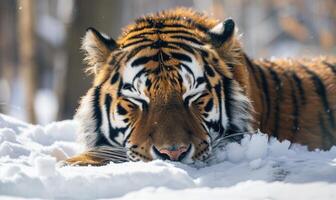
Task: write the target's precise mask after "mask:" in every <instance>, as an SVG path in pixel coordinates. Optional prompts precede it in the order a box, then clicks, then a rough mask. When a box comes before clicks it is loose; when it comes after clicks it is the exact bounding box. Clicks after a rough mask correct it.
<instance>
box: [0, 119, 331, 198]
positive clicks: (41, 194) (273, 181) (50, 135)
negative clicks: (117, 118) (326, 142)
mask: <svg viewBox="0 0 336 200" xmlns="http://www.w3.org/2000/svg"><path fill="white" fill-rule="evenodd" d="M77 128H78V124H77V123H76V122H75V121H73V120H67V121H61V122H53V123H51V124H48V125H45V126H40V125H34V126H33V125H29V124H26V123H23V122H20V121H18V120H15V119H13V118H10V117H8V116H4V115H1V114H0V199H25V198H35V199H51V198H52V199H55V198H56V199H63V198H67V199H99V198H100V199H122V200H127V199H147V200H150V199H162V200H164V199H202V200H203V199H211V200H213V199H294V198H295V199H305V200H306V199H336V192H335V191H336V147H333V148H332V149H330V150H329V151H320V150H316V151H313V152H309V151H308V150H307V148H306V147H304V146H300V145H291V146H290V143H289V142H288V141H283V142H279V141H277V140H276V139H274V138H268V137H267V136H266V135H263V134H261V133H258V134H255V135H253V136H252V137H250V136H246V137H245V138H244V139H243V140H242V142H241V144H237V143H230V144H228V145H227V146H226V148H225V149H224V150H223V151H221V152H219V153H218V154H217V156H216V159H215V161H214V162H213V164H212V165H210V166H203V167H195V166H188V165H184V164H181V163H177V162H165V161H160V160H156V161H152V162H149V163H144V162H127V163H120V164H115V163H111V164H109V165H106V166H102V167H93V166H88V167H74V166H66V167H60V166H59V164H58V162H59V161H61V160H64V159H65V158H67V157H69V156H72V155H75V154H76V153H79V152H81V150H82V148H81V146H80V145H79V144H78V143H76V142H75V138H76V130H77ZM289 147H290V148H289Z"/></svg>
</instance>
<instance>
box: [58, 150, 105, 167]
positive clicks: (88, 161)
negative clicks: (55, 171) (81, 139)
mask: <svg viewBox="0 0 336 200" xmlns="http://www.w3.org/2000/svg"><path fill="white" fill-rule="evenodd" d="M108 163H109V159H106V158H101V157H97V156H95V155H92V154H91V153H90V152H89V151H88V152H84V153H82V154H79V155H77V156H74V157H71V158H68V159H66V160H64V161H62V163H61V166H68V165H70V166H88V165H91V166H102V165H106V164H108Z"/></svg>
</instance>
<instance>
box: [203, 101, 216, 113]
mask: <svg viewBox="0 0 336 200" xmlns="http://www.w3.org/2000/svg"><path fill="white" fill-rule="evenodd" d="M213 105H214V103H213V99H212V98H211V99H210V100H209V101H208V103H207V104H206V105H205V107H204V110H205V112H210V111H211V110H212V108H213Z"/></svg>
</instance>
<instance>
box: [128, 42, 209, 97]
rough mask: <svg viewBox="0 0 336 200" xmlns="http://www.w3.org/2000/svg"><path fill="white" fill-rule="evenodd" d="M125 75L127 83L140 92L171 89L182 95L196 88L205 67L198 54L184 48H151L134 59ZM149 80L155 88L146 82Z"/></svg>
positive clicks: (167, 90) (144, 93)
mask: <svg viewBox="0 0 336 200" xmlns="http://www.w3.org/2000/svg"><path fill="white" fill-rule="evenodd" d="M156 57H157V58H156ZM122 74H123V75H122V78H123V82H124V83H128V84H131V85H132V86H135V87H137V88H142V89H143V90H139V92H140V93H142V94H143V95H146V94H147V95H148V94H154V93H162V94H164V93H166V94H168V93H169V91H170V92H179V93H180V94H181V95H182V94H183V93H185V92H187V91H189V90H194V89H195V85H196V81H197V79H198V78H199V77H202V76H203V74H204V69H203V66H202V64H201V63H199V62H198V60H197V59H196V58H195V56H194V55H190V54H187V53H185V52H183V51H182V52H178V51H174V50H171V51H169V50H166V49H160V50H152V49H151V48H148V49H144V50H143V52H139V54H138V55H137V56H136V57H134V58H132V59H130V60H129V62H127V64H126V66H124V68H123V72H122ZM139 80H141V81H139ZM148 80H149V81H150V83H151V84H152V85H151V86H153V87H150V88H148V87H147V86H146V85H145V84H146V82H147V81H148ZM145 86H146V87H145ZM146 90H147V91H146ZM148 90H149V91H148ZM167 92H168V93H167Z"/></svg>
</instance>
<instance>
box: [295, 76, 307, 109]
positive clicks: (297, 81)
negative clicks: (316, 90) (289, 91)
mask: <svg viewBox="0 0 336 200" xmlns="http://www.w3.org/2000/svg"><path fill="white" fill-rule="evenodd" d="M292 78H293V80H294V83H295V85H296V87H297V88H298V89H299V94H300V99H301V105H306V96H305V90H304V88H303V87H302V81H301V79H300V78H299V77H298V76H297V74H296V73H295V72H292Z"/></svg>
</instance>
